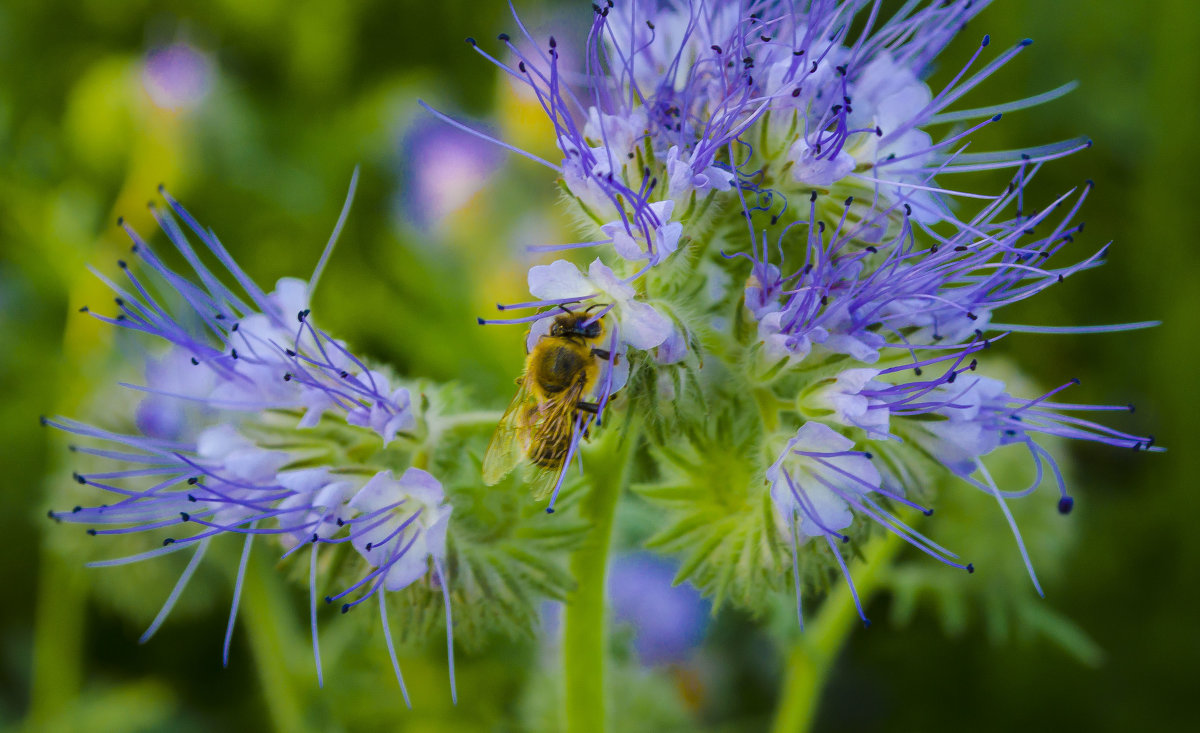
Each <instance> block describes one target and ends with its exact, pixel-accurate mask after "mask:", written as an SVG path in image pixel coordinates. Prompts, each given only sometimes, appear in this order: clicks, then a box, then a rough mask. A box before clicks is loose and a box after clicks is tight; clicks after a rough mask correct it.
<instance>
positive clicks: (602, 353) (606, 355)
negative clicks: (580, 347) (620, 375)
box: [592, 349, 620, 364]
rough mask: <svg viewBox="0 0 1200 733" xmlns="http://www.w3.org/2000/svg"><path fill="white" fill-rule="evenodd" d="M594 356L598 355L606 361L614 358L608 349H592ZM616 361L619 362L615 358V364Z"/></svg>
mask: <svg viewBox="0 0 1200 733" xmlns="http://www.w3.org/2000/svg"><path fill="white" fill-rule="evenodd" d="M592 356H598V357H600V358H601V359H603V360H604V361H608V360H609V359H612V353H611V352H609V351H608V350H607V349H592ZM617 358H618V359H619V358H620V357H619V356H618V357H617ZM616 363H617V361H616V359H613V364H616Z"/></svg>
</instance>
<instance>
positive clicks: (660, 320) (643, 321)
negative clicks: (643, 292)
mask: <svg viewBox="0 0 1200 733" xmlns="http://www.w3.org/2000/svg"><path fill="white" fill-rule="evenodd" d="M620 320H621V339H622V340H623V341H624V342H625V343H627V344H629V345H630V346H632V347H634V348H635V349H652V348H654V347H655V346H658V345H659V344H661V343H662V342H664V341H666V340H667V337H668V336H670V335H671V331H672V330H673V329H674V325H673V324H672V323H671V319H670V318H667V317H666V316H664V315H663V314H662V313H659V312H658V311H657V310H655V308H654V306H652V305H650V304H649V303H642V302H639V301H636V300H629V301H626V302H625V303H624V304H623V305H622V307H621V315H620Z"/></svg>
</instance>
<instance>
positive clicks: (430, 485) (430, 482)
mask: <svg viewBox="0 0 1200 733" xmlns="http://www.w3.org/2000/svg"><path fill="white" fill-rule="evenodd" d="M399 490H400V491H401V492H403V493H405V494H408V495H409V496H411V497H413V498H414V499H416V500H417V501H419V502H421V503H422V504H425V505H426V506H429V507H435V506H437V505H438V504H441V503H442V500H443V499H444V498H445V493H444V492H443V491H442V483H441V482H440V481H438V480H437V479H436V478H434V477H433V474H431V473H429V472H428V471H424V470H422V469H420V468H410V469H408V470H407V471H405V472H404V473H403V474H402V475H401V476H400V482H399Z"/></svg>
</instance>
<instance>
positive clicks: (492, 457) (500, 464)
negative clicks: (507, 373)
mask: <svg viewBox="0 0 1200 733" xmlns="http://www.w3.org/2000/svg"><path fill="white" fill-rule="evenodd" d="M520 384H521V386H520V388H519V389H517V395H516V397H513V401H512V402H511V403H510V404H509V406H508V409H507V410H505V411H504V415H503V416H502V417H501V418H500V423H499V424H498V425H496V432H494V433H492V442H490V443H488V448H487V453H485V454H484V455H483V482H484V483H485V484H487V485H488V486H491V485H492V484H494V483H497V482H498V481H500V479H502V478H504V477H505V476H507V475H508V472H509V471H511V470H513V468H514V467H515V466H516V465H517V464H518V463H520V462H521V459H522V458H524V457H525V446H526V444H527V443H528V441H529V435H528V428H529V426H528V425H527V424H526V423H527V420H528V418H527V417H526V413H527V411H528V408H529V402H530V400H529V396H530V393H529V379H528V377H522V378H521V382H520Z"/></svg>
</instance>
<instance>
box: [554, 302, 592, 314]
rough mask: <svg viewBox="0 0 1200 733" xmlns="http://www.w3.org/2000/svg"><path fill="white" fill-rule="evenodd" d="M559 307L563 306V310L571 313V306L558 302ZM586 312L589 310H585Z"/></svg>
mask: <svg viewBox="0 0 1200 733" xmlns="http://www.w3.org/2000/svg"><path fill="white" fill-rule="evenodd" d="M558 307H559V308H562V311H563V313H567V314H570V313H571V309H570V308H568V307H566V306H565V305H563V304H562V303H559V304H558ZM584 312H585V313H586V312H587V311H584Z"/></svg>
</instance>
